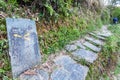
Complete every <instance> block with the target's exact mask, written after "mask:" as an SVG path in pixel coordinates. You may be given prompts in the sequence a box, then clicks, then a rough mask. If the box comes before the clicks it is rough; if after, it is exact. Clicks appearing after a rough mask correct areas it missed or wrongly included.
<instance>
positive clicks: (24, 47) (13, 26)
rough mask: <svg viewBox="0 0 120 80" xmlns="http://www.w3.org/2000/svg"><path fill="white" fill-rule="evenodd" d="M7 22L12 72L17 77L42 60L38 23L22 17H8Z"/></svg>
mask: <svg viewBox="0 0 120 80" xmlns="http://www.w3.org/2000/svg"><path fill="white" fill-rule="evenodd" d="M6 24H7V34H8V39H9V55H10V58H11V66H12V73H13V78H16V77H18V76H19V75H20V74H21V73H23V72H24V71H25V70H27V69H30V68H31V67H33V66H35V65H37V64H40V62H41V61H40V60H41V55H40V51H39V46H38V37H37V32H36V25H35V21H32V20H29V19H22V18H20V19H13V18H7V19H6Z"/></svg>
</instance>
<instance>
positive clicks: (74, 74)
mask: <svg viewBox="0 0 120 80" xmlns="http://www.w3.org/2000/svg"><path fill="white" fill-rule="evenodd" d="M65 69H67V70H68V71H69V72H70V73H71V75H70V77H69V79H68V80H85V78H86V76H87V72H88V68H87V67H85V66H82V65H80V64H75V63H74V64H69V65H67V66H66V67H65Z"/></svg>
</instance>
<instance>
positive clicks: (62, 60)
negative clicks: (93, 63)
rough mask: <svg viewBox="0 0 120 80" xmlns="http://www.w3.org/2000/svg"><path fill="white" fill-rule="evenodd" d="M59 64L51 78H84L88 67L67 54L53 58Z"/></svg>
mask: <svg viewBox="0 0 120 80" xmlns="http://www.w3.org/2000/svg"><path fill="white" fill-rule="evenodd" d="M54 62H55V64H56V65H58V66H60V67H59V68H58V69H57V70H55V71H54V72H53V73H52V75H51V80H85V77H86V76H87V72H88V67H86V66H82V65H80V64H77V63H76V62H75V61H74V60H73V59H71V58H70V57H69V56H60V57H57V58H56V59H55V60H54Z"/></svg>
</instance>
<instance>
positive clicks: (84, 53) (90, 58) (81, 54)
mask: <svg viewBox="0 0 120 80" xmlns="http://www.w3.org/2000/svg"><path fill="white" fill-rule="evenodd" d="M71 54H72V55H73V56H74V57H75V58H76V59H77V60H79V59H85V60H86V61H87V62H90V63H93V62H94V61H95V60H96V59H97V57H98V55H97V54H96V53H94V52H92V51H89V50H84V49H79V50H76V51H74V52H72V53H71Z"/></svg>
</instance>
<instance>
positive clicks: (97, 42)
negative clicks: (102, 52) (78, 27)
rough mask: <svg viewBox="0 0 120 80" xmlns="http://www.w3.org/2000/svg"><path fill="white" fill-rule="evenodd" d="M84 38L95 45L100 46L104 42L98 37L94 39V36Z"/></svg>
mask: <svg viewBox="0 0 120 80" xmlns="http://www.w3.org/2000/svg"><path fill="white" fill-rule="evenodd" d="M85 39H86V40H87V41H90V42H92V43H94V44H96V45H100V46H102V45H103V44H104V42H103V41H101V40H98V39H95V38H93V37H85Z"/></svg>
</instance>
